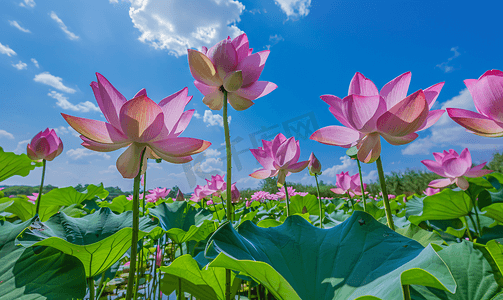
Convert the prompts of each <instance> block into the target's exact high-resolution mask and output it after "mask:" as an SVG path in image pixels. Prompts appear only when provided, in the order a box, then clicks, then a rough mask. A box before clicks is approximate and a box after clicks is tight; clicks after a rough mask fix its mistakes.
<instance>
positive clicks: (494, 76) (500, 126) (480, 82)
mask: <svg viewBox="0 0 503 300" xmlns="http://www.w3.org/2000/svg"><path fill="white" fill-rule="evenodd" d="M464 82H465V85H466V87H467V88H468V90H469V91H470V94H471V95H472V98H473V102H474V104H475V108H476V109H477V111H478V112H479V113H476V112H472V111H469V110H465V109H461V108H447V114H449V117H451V119H452V120H454V122H456V123H458V124H459V125H461V126H463V127H464V128H466V129H467V131H468V132H471V133H474V134H476V135H480V136H486V137H501V136H503V106H502V105H501V103H503V72H501V71H499V70H489V71H486V72H485V73H484V74H482V76H480V77H479V79H466V80H465V81H464Z"/></svg>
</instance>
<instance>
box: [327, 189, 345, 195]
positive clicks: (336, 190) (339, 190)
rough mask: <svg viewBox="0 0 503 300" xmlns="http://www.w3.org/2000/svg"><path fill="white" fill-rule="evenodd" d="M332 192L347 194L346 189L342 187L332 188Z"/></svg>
mask: <svg viewBox="0 0 503 300" xmlns="http://www.w3.org/2000/svg"><path fill="white" fill-rule="evenodd" d="M330 190H331V191H332V192H334V193H336V194H338V195H343V194H345V193H346V192H344V190H342V189H340V188H333V189H330Z"/></svg>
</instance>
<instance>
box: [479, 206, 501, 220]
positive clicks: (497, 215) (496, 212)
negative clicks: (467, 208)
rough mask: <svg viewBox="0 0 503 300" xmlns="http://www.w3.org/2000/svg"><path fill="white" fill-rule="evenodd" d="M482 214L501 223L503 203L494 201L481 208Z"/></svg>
mask: <svg viewBox="0 0 503 300" xmlns="http://www.w3.org/2000/svg"><path fill="white" fill-rule="evenodd" d="M482 211H483V212H485V214H484V216H486V217H490V218H493V219H495V220H496V221H498V222H502V223H503V203H494V204H491V205H489V206H486V207H484V208H483V209H482Z"/></svg>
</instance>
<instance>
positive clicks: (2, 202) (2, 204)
mask: <svg viewBox="0 0 503 300" xmlns="http://www.w3.org/2000/svg"><path fill="white" fill-rule="evenodd" d="M12 203H14V200H13V199H12V198H9V197H3V198H0V211H4V210H5V209H6V208H7V207H9V206H10V205H11V204H12Z"/></svg>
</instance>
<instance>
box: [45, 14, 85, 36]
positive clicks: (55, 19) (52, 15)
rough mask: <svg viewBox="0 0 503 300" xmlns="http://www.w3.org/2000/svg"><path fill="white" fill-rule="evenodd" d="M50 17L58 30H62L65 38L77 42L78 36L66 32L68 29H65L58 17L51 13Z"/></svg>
mask: <svg viewBox="0 0 503 300" xmlns="http://www.w3.org/2000/svg"><path fill="white" fill-rule="evenodd" d="M50 16H51V19H53V20H54V21H56V23H58V25H59V28H61V30H63V32H64V33H66V36H67V37H68V38H69V39H70V40H78V39H79V38H80V37H79V36H78V35H76V34H75V33H73V32H71V31H70V30H68V27H66V25H65V23H63V21H62V20H61V19H60V18H59V17H58V15H56V13H55V12H53V11H51V13H50Z"/></svg>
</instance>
